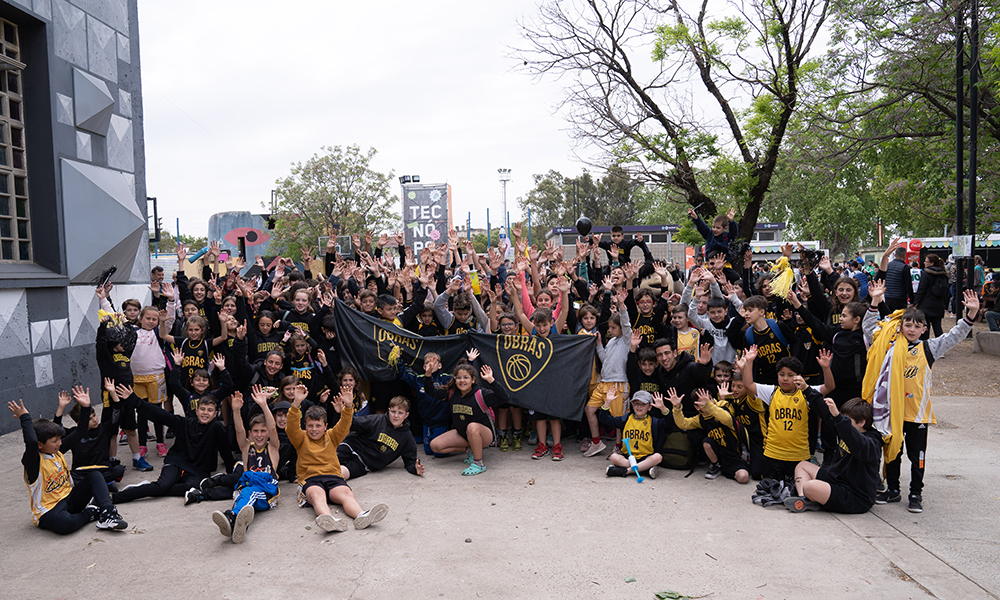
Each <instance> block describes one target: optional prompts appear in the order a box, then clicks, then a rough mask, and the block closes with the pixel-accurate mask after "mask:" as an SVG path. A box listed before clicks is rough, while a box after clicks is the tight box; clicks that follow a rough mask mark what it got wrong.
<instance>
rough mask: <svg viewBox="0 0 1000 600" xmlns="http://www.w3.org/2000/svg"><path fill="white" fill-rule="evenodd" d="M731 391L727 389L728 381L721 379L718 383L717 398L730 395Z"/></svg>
mask: <svg viewBox="0 0 1000 600" xmlns="http://www.w3.org/2000/svg"><path fill="white" fill-rule="evenodd" d="M731 395H732V392H730V391H729V382H728V381H723V382H722V383H720V384H719V398H725V397H726V396H731Z"/></svg>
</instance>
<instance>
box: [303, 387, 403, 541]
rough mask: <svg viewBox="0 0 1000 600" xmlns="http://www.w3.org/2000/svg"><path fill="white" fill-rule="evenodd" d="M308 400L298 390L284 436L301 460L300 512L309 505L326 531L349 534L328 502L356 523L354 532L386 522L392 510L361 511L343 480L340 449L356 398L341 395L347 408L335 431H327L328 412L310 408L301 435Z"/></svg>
mask: <svg viewBox="0 0 1000 600" xmlns="http://www.w3.org/2000/svg"><path fill="white" fill-rule="evenodd" d="M307 396H309V389H308V388H307V387H306V386H304V385H297V386H295V401H294V402H292V407H291V408H290V409H288V424H287V425H286V426H285V433H287V434H288V440H289V441H290V442H292V445H293V446H295V452H296V453H297V454H298V459H297V461H296V463H295V472H296V478H297V479H298V481H299V494H298V498H299V508H302V507H303V506H306V505H310V506H312V507H313V510H314V511H316V525H317V526H318V527H319V528H320V529H322V530H323V531H346V530H347V521H345V520H343V519H338V518H336V517H334V516H333V515H332V514H330V506H329V505H328V504H327V499H329V501H330V502H333V503H334V504H339V505H341V506H342V507H343V508H344V512H345V513H346V514H347V516H349V517H351V518H352V519H354V528H355V529H364V528H366V527H368V526H369V525H371V524H373V523H378V522H379V521H381V520H382V519H384V518H385V515H386V514H387V513H388V512H389V507H388V506H386V505H385V504H378V505H376V506H374V507H372V508H370V509H368V510H366V511H362V510H361V505H360V504H358V501H357V499H356V498H355V497H354V492H352V491H351V488H350V486H348V485H347V482H346V481H344V478H343V477H341V471H340V460H338V459H337V446H339V445H340V442H342V441H344V438H345V437H347V434H348V432H349V431H350V430H351V420H352V418H353V416H354V395H353V392H352V391H351V390H349V389H345V390H344V391H342V392H341V401H342V402H343V404H344V408H343V412H341V413H340V420H339V421H337V424H336V425H334V427H333V429H329V430H328V429H327V426H326V409H325V408H323V407H322V406H310V407H309V409H308V410H306V430H305V432H303V431H302V425H301V422H302V411H301V410H300V407H301V406H302V401H303V400H305V399H306V397H307Z"/></svg>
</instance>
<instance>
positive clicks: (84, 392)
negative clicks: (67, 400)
mask: <svg viewBox="0 0 1000 600" xmlns="http://www.w3.org/2000/svg"><path fill="white" fill-rule="evenodd" d="M65 393H66V392H63V394H65ZM60 395H62V394H60ZM68 395H69V394H67V396H68ZM73 399H74V400H76V403H77V404H79V405H80V406H90V388H84V387H83V386H82V385H74V386H73ZM61 402H62V399H60V403H61Z"/></svg>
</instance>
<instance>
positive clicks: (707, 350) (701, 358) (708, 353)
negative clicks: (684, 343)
mask: <svg viewBox="0 0 1000 600" xmlns="http://www.w3.org/2000/svg"><path fill="white" fill-rule="evenodd" d="M699 350H700V352H699V353H698V361H697V362H698V363H699V364H702V365H707V364H711V362H712V345H711V344H702V345H701V348H700V349H699Z"/></svg>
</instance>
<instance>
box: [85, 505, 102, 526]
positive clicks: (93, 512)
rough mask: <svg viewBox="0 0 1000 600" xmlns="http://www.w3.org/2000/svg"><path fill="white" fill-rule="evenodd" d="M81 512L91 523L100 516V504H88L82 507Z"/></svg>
mask: <svg viewBox="0 0 1000 600" xmlns="http://www.w3.org/2000/svg"><path fill="white" fill-rule="evenodd" d="M83 514H85V515H87V520H88V521H89V522H90V523H93V522H94V521H96V520H97V519H98V518H99V517H100V516H101V507H100V506H95V505H93V504H88V505H87V506H86V507H85V508H84V509H83Z"/></svg>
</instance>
